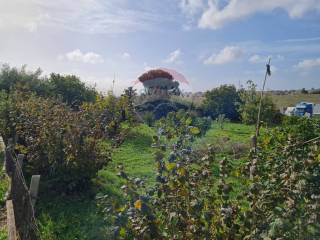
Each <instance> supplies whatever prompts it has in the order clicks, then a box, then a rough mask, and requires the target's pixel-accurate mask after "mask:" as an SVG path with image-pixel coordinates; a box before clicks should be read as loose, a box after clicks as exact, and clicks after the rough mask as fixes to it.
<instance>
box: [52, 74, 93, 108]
mask: <svg viewBox="0 0 320 240" xmlns="http://www.w3.org/2000/svg"><path fill="white" fill-rule="evenodd" d="M48 91H49V92H48V95H49V96H52V97H55V98H58V97H61V98H62V100H63V102H66V103H67V104H68V105H72V104H74V103H75V102H78V103H82V102H94V101H95V98H96V91H95V90H94V89H93V88H89V87H87V86H86V85H85V84H84V83H83V82H81V81H80V79H79V78H78V77H77V76H74V75H66V76H63V75H60V74H56V73H51V75H50V78H49V79H48Z"/></svg>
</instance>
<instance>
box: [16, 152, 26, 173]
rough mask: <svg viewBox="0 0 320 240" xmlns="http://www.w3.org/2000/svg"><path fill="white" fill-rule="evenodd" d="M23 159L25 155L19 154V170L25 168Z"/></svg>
mask: <svg viewBox="0 0 320 240" xmlns="http://www.w3.org/2000/svg"><path fill="white" fill-rule="evenodd" d="M23 159H24V154H18V161H17V162H18V164H19V168H20V169H22V166H23Z"/></svg>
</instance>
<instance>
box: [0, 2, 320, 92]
mask: <svg viewBox="0 0 320 240" xmlns="http://www.w3.org/2000/svg"><path fill="white" fill-rule="evenodd" d="M268 57H271V58H272V70H273V75H272V77H271V78H270V79H269V82H268V86H267V87H268V88H269V89H295V88H296V89H297V88H302V87H305V88H312V87H315V88H319V87H320V0H259V1H258V0H161V1H159V0H139V1H135V0H77V1H72V0H54V1H52V0H0V63H9V64H10V65H11V66H17V67H19V66H21V65H23V64H27V66H28V69H30V70H32V69H36V68H38V67H40V68H41V69H42V70H43V73H44V74H49V73H50V72H59V73H64V74H76V75H78V76H80V77H81V79H83V80H84V81H86V82H88V83H89V84H91V85H94V84H95V85H96V86H97V88H98V89H100V90H102V91H106V90H108V89H111V86H112V79H113V78H114V76H115V79H116V82H115V88H116V90H117V91H120V90H121V89H123V88H124V87H127V86H130V85H133V83H134V81H135V80H136V79H137V77H138V76H139V75H140V74H141V73H143V72H144V71H145V70H147V69H150V68H154V67H166V68H171V69H175V70H177V71H179V72H181V73H183V74H184V75H185V77H186V78H187V79H188V80H189V82H190V86H188V87H186V89H188V90H189V89H190V90H193V91H198V90H205V89H210V88H213V87H216V86H219V85H220V84H235V85H237V86H238V85H239V84H244V83H245V82H246V81H247V80H248V79H251V80H253V81H255V82H256V83H258V84H259V83H261V81H262V79H263V76H264V70H265V63H266V59H267V58H268Z"/></svg>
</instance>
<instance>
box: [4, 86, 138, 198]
mask: <svg viewBox="0 0 320 240" xmlns="http://www.w3.org/2000/svg"><path fill="white" fill-rule="evenodd" d="M130 101H131V100H130V99H129V96H127V95H126V94H124V95H123V96H121V97H119V98H116V97H114V96H113V95H111V94H110V95H108V96H106V97H102V96H101V97H100V96H99V97H97V101H96V102H95V103H85V104H83V105H82V106H79V109H77V110H75V109H74V108H71V107H70V106H68V105H67V104H66V103H62V102H59V101H57V100H54V99H49V98H42V97H37V96H35V95H30V94H27V93H18V92H14V93H11V94H10V95H8V94H5V93H3V95H2V101H1V109H0V110H1V111H0V114H1V116H2V117H3V118H1V122H0V124H1V126H0V131H1V135H2V136H4V139H5V141H6V142H7V141H8V139H9V138H13V139H15V143H16V144H15V150H16V152H18V153H24V154H25V155H26V164H25V173H26V174H27V175H31V174H41V175H42V180H43V182H45V183H46V186H47V187H48V188H49V189H51V190H55V191H65V192H73V191H83V190H85V189H86V188H87V187H88V185H89V183H90V180H91V179H92V178H93V177H95V176H96V174H97V172H98V170H100V169H101V168H102V167H103V166H105V165H106V164H107V163H108V162H109V161H110V160H111V156H110V153H111V146H110V144H107V143H106V141H105V140H106V138H109V139H111V140H112V139H113V140H114V141H111V142H115V143H118V142H119V138H123V137H124V136H122V134H123V131H124V130H123V127H122V125H123V124H124V125H130V124H133V123H134V116H133V112H132V107H131V105H130ZM126 129H128V128H126ZM129 129H130V128H129Z"/></svg>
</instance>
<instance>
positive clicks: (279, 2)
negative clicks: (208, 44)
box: [198, 0, 320, 29]
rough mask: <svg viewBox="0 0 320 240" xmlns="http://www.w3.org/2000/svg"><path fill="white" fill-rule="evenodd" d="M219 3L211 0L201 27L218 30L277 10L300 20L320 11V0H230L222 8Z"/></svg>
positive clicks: (201, 19)
mask: <svg viewBox="0 0 320 240" xmlns="http://www.w3.org/2000/svg"><path fill="white" fill-rule="evenodd" d="M219 2H220V1H219V0H209V2H208V5H209V6H208V8H207V9H206V10H205V11H204V12H203V14H202V16H201V18H200V20H199V23H198V25H199V27H201V28H210V29H217V28H220V27H223V26H224V25H225V24H228V23H230V22H234V21H237V20H241V19H243V18H246V17H249V16H251V15H254V14H255V13H258V12H270V11H273V10H275V9H283V10H284V11H286V12H287V13H288V14H289V16H290V17H291V18H299V17H302V16H303V15H305V14H306V13H307V12H310V11H313V10H317V11H319V10H320V0H259V1H257V0H229V1H228V3H227V4H226V5H224V6H223V7H222V8H221V7H220V6H219Z"/></svg>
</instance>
